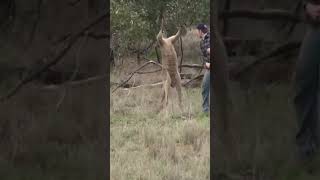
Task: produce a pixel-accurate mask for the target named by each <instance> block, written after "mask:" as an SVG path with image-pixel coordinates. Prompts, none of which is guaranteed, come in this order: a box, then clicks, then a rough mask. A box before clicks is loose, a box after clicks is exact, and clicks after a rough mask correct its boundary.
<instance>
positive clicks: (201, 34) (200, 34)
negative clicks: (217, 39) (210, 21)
mask: <svg viewBox="0 0 320 180" xmlns="http://www.w3.org/2000/svg"><path fill="white" fill-rule="evenodd" d="M197 30H198V36H199V38H200V39H202V36H203V32H202V31H200V30H199V29H197Z"/></svg>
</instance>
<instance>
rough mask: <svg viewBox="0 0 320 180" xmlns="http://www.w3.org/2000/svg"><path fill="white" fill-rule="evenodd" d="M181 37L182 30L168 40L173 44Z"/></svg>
mask: <svg viewBox="0 0 320 180" xmlns="http://www.w3.org/2000/svg"><path fill="white" fill-rule="evenodd" d="M180 36H181V29H179V30H178V32H177V33H176V34H175V35H173V36H171V37H169V38H168V40H169V41H171V43H175V42H176V41H177V40H178V39H179V37H180Z"/></svg>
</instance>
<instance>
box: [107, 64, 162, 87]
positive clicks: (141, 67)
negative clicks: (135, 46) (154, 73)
mask: <svg viewBox="0 0 320 180" xmlns="http://www.w3.org/2000/svg"><path fill="white" fill-rule="evenodd" d="M145 59H146V58H145ZM149 64H154V65H157V66H160V67H161V68H162V65H161V64H159V63H157V62H155V61H148V62H146V63H144V64H143V65H142V66H140V67H139V68H138V69H136V70H135V71H133V72H132V73H131V75H130V76H129V78H128V79H127V80H125V81H123V82H122V83H121V84H119V85H118V86H117V87H116V88H115V89H114V90H113V91H112V93H114V92H115V91H116V90H117V89H118V88H119V87H121V86H123V84H125V83H127V82H128V81H129V80H130V79H131V78H132V77H133V75H134V74H136V73H137V72H138V71H139V70H141V69H143V68H144V67H146V66H147V65H149Z"/></svg>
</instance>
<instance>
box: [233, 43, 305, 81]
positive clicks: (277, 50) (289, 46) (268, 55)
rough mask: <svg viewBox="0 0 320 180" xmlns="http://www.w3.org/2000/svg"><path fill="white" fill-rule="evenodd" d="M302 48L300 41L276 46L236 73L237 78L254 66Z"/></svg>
mask: <svg viewBox="0 0 320 180" xmlns="http://www.w3.org/2000/svg"><path fill="white" fill-rule="evenodd" d="M300 46H301V42H300V41H296V42H285V43H282V44H280V45H278V46H276V47H275V48H274V49H272V50H271V51H269V52H267V53H265V54H264V55H262V56H261V57H259V58H257V59H256V60H254V61H252V62H251V63H249V64H247V65H246V66H244V67H243V68H241V70H240V71H239V72H237V73H236V75H237V76H239V75H241V74H242V73H244V72H247V71H248V70H249V69H251V68H252V67H253V66H255V65H257V64H260V63H262V62H263V61H264V60H266V59H269V58H272V57H275V56H278V55H280V54H283V53H286V52H288V51H292V50H295V49H298V48H299V47H300Z"/></svg>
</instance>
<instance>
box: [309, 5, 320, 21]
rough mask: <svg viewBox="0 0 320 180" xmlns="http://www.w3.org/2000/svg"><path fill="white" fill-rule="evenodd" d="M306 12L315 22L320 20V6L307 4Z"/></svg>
mask: <svg viewBox="0 0 320 180" xmlns="http://www.w3.org/2000/svg"><path fill="white" fill-rule="evenodd" d="M306 12H307V14H308V15H309V16H310V17H311V18H312V19H313V20H318V18H319V17H320V5H316V4H312V3H307V4H306Z"/></svg>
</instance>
